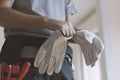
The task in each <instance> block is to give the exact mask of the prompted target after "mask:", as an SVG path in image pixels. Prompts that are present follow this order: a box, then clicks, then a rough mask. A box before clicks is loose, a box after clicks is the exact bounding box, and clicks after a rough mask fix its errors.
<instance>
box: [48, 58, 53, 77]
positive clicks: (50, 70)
mask: <svg viewBox="0 0 120 80" xmlns="http://www.w3.org/2000/svg"><path fill="white" fill-rule="evenodd" d="M54 68H55V57H54V56H52V58H51V59H50V62H49V66H48V69H47V74H48V75H52V74H53V71H54Z"/></svg>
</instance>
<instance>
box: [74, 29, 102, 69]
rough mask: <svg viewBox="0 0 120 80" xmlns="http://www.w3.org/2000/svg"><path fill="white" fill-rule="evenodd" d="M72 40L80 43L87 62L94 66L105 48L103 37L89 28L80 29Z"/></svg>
mask: <svg viewBox="0 0 120 80" xmlns="http://www.w3.org/2000/svg"><path fill="white" fill-rule="evenodd" d="M72 40H73V41H74V42H75V43H78V44H79V45H80V47H81V50H82V52H83V55H84V58H85V62H86V64H87V65H91V67H93V66H94V65H95V62H96V61H97V60H98V59H99V58H100V55H101V53H102V52H103V49H104V45H103V43H102V41H101V39H100V38H98V37H97V36H96V35H95V34H93V33H91V32H89V31H87V30H78V31H76V34H75V35H74V36H73V38H72Z"/></svg>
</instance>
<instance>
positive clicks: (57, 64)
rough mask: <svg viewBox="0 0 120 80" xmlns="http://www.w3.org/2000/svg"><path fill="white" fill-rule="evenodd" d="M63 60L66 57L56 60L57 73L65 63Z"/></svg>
mask: <svg viewBox="0 0 120 80" xmlns="http://www.w3.org/2000/svg"><path fill="white" fill-rule="evenodd" d="M63 60H64V59H61V60H57V61H56V65H55V71H54V72H55V73H59V72H60V70H61V68H62V65H63Z"/></svg>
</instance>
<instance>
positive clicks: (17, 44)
mask: <svg viewBox="0 0 120 80" xmlns="http://www.w3.org/2000/svg"><path fill="white" fill-rule="evenodd" d="M46 39H47V38H38V37H37V38H36V37H30V36H23V35H14V36H8V37H6V40H5V43H4V45H3V47H2V51H1V54H0V62H2V63H3V64H2V68H1V69H2V70H3V71H2V76H4V77H2V78H4V79H1V80H7V78H11V80H16V78H17V80H18V77H19V75H20V73H21V70H22V69H21V67H20V65H19V64H20V62H21V60H22V58H24V59H25V58H30V60H29V59H26V61H27V60H28V61H29V62H30V64H31V66H33V62H34V59H33V60H32V61H31V58H34V56H35V55H36V53H37V50H38V49H39V47H40V46H41V45H42V43H44V41H45V40H46ZM30 52H31V53H33V55H31V56H30V55H29V56H27V54H31V53H30ZM22 54H23V55H22ZM21 57H22V58H21ZM26 61H25V64H26ZM25 64H24V65H25ZM71 65H72V49H71V48H70V47H69V46H68V47H67V51H66V56H65V60H64V63H63V67H62V69H61V72H60V74H53V75H52V76H49V77H50V80H55V78H57V79H56V80H73V75H72V67H71ZM5 66H6V67H5ZM23 67H24V66H23ZM3 68H4V69H3ZM15 68H16V70H15V71H14V70H13V69H15ZM6 69H7V71H6ZM11 70H12V71H14V72H11ZM23 72H24V71H23ZM25 72H26V71H25ZM5 76H6V77H5ZM44 76H46V77H45V78H47V75H46V74H45V75H44ZM44 76H43V77H44ZM19 78H20V77H19ZM52 78H54V79H52ZM58 78H60V79H58ZM9 80H10V79H9ZM43 80H44V79H43ZM45 80H46V79H45ZM48 80H49V79H48Z"/></svg>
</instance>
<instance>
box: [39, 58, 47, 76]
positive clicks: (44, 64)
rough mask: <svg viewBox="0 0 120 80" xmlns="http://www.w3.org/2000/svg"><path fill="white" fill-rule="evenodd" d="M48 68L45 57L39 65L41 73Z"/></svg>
mask: <svg viewBox="0 0 120 80" xmlns="http://www.w3.org/2000/svg"><path fill="white" fill-rule="evenodd" d="M46 69H47V63H46V62H45V59H43V60H42V61H41V63H40V65H39V73H40V74H44V73H45V71H46Z"/></svg>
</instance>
